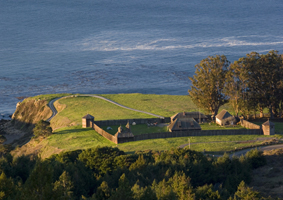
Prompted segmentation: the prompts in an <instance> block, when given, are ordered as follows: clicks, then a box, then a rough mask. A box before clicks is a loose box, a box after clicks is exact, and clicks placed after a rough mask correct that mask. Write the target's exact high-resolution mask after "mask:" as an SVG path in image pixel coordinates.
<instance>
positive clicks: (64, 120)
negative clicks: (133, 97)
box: [51, 97, 153, 128]
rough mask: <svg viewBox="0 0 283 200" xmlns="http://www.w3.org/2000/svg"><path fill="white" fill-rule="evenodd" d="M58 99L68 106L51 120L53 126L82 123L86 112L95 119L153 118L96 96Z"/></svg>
mask: <svg viewBox="0 0 283 200" xmlns="http://www.w3.org/2000/svg"><path fill="white" fill-rule="evenodd" d="M58 101H59V103H60V104H65V105H66V108H65V109H63V110H62V111H61V112H59V113H58V114H57V115H56V116H55V117H54V118H53V119H52V120H51V126H52V127H53V128H58V127H66V126H68V125H70V124H72V125H81V123H82V117H83V116H85V115H86V114H90V115H92V116H94V117H95V120H117V119H135V118H153V116H151V115H147V114H144V113H139V112H135V111H131V110H128V109H124V108H121V107H119V106H116V105H114V104H112V103H109V102H107V101H104V100H101V99H98V98H94V97H74V98H66V99H60V100H58Z"/></svg>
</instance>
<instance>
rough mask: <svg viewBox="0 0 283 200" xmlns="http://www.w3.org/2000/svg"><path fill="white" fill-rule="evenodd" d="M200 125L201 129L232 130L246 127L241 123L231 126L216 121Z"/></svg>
mask: <svg viewBox="0 0 283 200" xmlns="http://www.w3.org/2000/svg"><path fill="white" fill-rule="evenodd" d="M200 127H201V130H231V129H234V130H235V129H246V128H244V127H242V126H240V125H235V126H233V127H231V126H227V127H225V126H219V125H218V124H216V123H211V124H209V123H203V124H200Z"/></svg>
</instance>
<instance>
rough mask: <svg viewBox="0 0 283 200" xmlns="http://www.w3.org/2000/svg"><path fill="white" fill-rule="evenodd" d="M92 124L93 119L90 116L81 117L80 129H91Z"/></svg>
mask: <svg viewBox="0 0 283 200" xmlns="http://www.w3.org/2000/svg"><path fill="white" fill-rule="evenodd" d="M93 122H94V117H93V116H92V115H90V114H87V115H85V116H83V117H82V127H83V128H87V127H91V126H92V123H93Z"/></svg>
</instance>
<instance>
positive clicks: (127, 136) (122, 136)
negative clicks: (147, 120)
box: [115, 122, 134, 143]
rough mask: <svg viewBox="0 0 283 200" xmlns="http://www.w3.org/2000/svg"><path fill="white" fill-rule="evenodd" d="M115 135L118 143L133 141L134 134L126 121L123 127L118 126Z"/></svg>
mask: <svg viewBox="0 0 283 200" xmlns="http://www.w3.org/2000/svg"><path fill="white" fill-rule="evenodd" d="M115 137H117V140H118V143H121V142H129V141H133V140H134V135H133V133H132V131H131V127H130V123H129V122H128V123H127V125H126V127H125V128H123V127H122V126H120V127H119V128H118V131H117V133H116V134H115Z"/></svg>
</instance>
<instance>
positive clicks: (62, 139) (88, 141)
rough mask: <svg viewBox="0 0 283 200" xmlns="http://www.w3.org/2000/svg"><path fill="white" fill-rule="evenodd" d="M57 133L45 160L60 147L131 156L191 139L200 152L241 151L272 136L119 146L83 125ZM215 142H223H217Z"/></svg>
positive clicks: (151, 141) (176, 144)
mask: <svg viewBox="0 0 283 200" xmlns="http://www.w3.org/2000/svg"><path fill="white" fill-rule="evenodd" d="M54 133H55V134H54V135H52V136H50V137H48V138H47V139H46V140H47V145H46V146H49V148H45V149H43V151H42V155H44V156H43V157H46V156H47V157H48V156H50V155H51V154H52V153H53V149H54V148H58V149H61V150H63V151H72V150H76V149H87V148H92V147H96V146H98V145H99V146H112V147H114V146H118V147H119V149H121V150H123V151H125V152H127V153H133V152H135V151H143V150H148V149H151V150H156V151H163V150H168V149H170V148H176V147H179V146H181V145H183V144H187V143H188V139H189V138H190V142H191V149H193V150H196V151H203V149H206V151H229V150H233V149H235V147H237V148H239V147H243V146H248V145H251V144H252V142H246V143H239V142H236V141H249V140H257V139H258V138H268V136H263V135H261V136H259V135H234V136H231V135H230V136H200V137H180V138H166V139H153V140H142V141H135V142H128V143H123V144H118V145H116V144H114V143H112V142H110V141H108V140H107V139H105V138H103V137H102V136H100V135H99V134H98V133H96V132H95V131H94V130H92V129H90V128H87V129H83V128H81V127H80V126H75V127H68V128H62V129H58V130H56V131H55V132H54ZM215 141H217V142H221V141H222V142H221V143H213V142H215ZM223 141H225V142H223ZM209 142H212V143H209ZM257 143H260V141H259V142H257ZM257 143H253V144H257ZM49 151H51V152H49Z"/></svg>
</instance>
